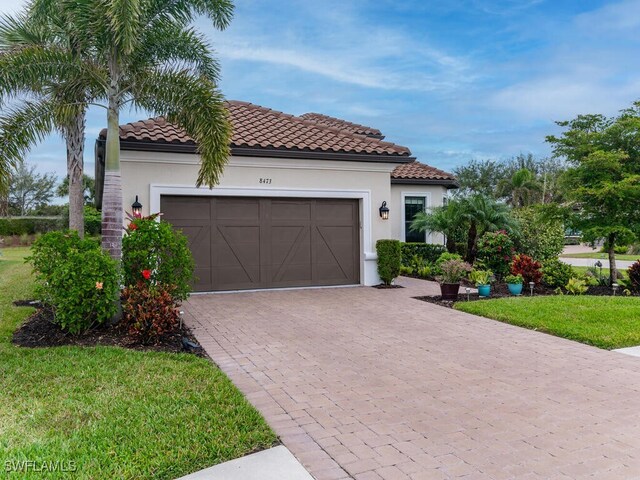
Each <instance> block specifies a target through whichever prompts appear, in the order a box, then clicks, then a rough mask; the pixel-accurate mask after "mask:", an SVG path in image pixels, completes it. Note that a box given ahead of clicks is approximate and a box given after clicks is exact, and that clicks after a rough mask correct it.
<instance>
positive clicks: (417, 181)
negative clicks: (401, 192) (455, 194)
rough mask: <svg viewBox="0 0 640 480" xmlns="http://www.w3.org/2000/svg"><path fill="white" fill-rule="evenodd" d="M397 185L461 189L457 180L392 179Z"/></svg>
mask: <svg viewBox="0 0 640 480" xmlns="http://www.w3.org/2000/svg"><path fill="white" fill-rule="evenodd" d="M391 183H392V184H395V185H442V186H443V187H447V189H452V188H460V184H459V183H458V181H457V180H453V179H438V178H391Z"/></svg>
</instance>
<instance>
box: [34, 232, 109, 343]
mask: <svg viewBox="0 0 640 480" xmlns="http://www.w3.org/2000/svg"><path fill="white" fill-rule="evenodd" d="M27 260H28V261H29V262H30V263H31V265H32V266H33V269H34V272H35V277H36V292H37V294H38V296H39V297H40V298H41V300H42V302H43V303H44V304H45V305H47V306H48V307H50V308H51V309H52V311H53V314H54V321H55V322H56V323H57V324H58V325H60V327H61V328H62V329H63V330H66V331H68V332H70V333H73V334H76V333H80V332H83V331H85V330H87V329H89V328H91V327H92V326H94V325H97V324H101V323H104V322H106V321H108V320H109V319H111V318H112V317H113V316H114V315H115V313H116V310H117V308H116V301H117V299H118V292H119V290H120V275H119V271H118V266H117V263H116V262H115V261H114V260H113V259H112V258H111V257H110V256H109V255H108V254H107V253H105V252H104V251H103V250H102V249H101V248H100V245H99V244H98V242H97V241H95V240H92V239H80V237H78V234H77V232H50V233H47V234H45V235H43V236H42V237H41V238H39V239H38V240H37V241H36V242H35V243H34V244H33V247H32V255H31V256H30V257H29V258H28V259H27Z"/></svg>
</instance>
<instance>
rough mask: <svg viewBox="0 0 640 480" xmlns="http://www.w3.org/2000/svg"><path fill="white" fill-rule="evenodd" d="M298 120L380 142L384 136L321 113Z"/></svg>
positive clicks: (301, 116) (307, 115)
mask: <svg viewBox="0 0 640 480" xmlns="http://www.w3.org/2000/svg"><path fill="white" fill-rule="evenodd" d="M300 118H304V119H305V120H308V121H310V122H314V123H317V124H318V125H322V126H324V127H330V128H336V129H338V130H340V131H343V132H349V133H355V134H357V135H364V136H366V137H374V138H378V139H380V140H382V139H383V138H384V135H382V132H381V131H380V130H378V129H377V128H371V127H367V126H365V125H360V124H359V123H353V122H348V121H346V120H342V119H341V118H335V117H330V116H329V115H323V114H321V113H305V114H304V115H300Z"/></svg>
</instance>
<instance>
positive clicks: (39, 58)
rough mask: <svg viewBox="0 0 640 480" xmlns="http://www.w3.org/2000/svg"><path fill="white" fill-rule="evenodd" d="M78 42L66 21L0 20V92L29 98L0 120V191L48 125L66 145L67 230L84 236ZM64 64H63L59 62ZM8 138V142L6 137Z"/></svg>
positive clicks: (83, 103)
mask: <svg viewBox="0 0 640 480" xmlns="http://www.w3.org/2000/svg"><path fill="white" fill-rule="evenodd" d="M82 57H83V51H82V45H81V43H80V42H79V41H78V40H77V38H76V36H75V33H74V30H73V29H71V28H69V26H68V25H67V24H66V23H65V22H57V23H56V22H51V21H47V22H38V21H37V20H36V19H34V18H32V17H31V16H30V15H28V14H23V15H20V16H16V17H14V16H10V15H4V16H2V17H1V18H0V72H1V73H0V96H1V97H2V98H3V99H6V98H7V97H9V98H10V97H15V96H17V95H20V94H22V95H24V96H27V97H30V100H29V101H26V102H24V103H23V104H22V105H20V106H18V107H15V106H14V107H13V108H10V109H8V113H6V114H5V115H3V116H2V118H1V119H0V130H1V131H2V138H0V141H1V143H2V144H3V145H5V148H3V149H2V151H1V155H0V156H1V157H2V158H3V160H4V165H0V190H2V188H3V187H4V186H6V179H7V178H8V171H9V169H14V170H15V168H17V167H16V165H17V162H20V161H21V160H22V158H23V157H24V154H25V153H26V152H27V151H28V150H29V148H30V147H31V146H32V145H33V144H34V143H36V142H37V141H38V140H40V139H41V138H42V137H43V136H44V133H45V132H46V133H48V132H49V131H50V130H52V129H54V128H55V129H56V130H57V131H59V132H60V133H61V134H62V136H63V138H64V139H65V142H66V147H67V178H68V183H69V187H68V190H69V192H68V193H69V228H70V229H71V230H76V231H77V232H78V234H79V235H80V236H82V235H83V234H84V215H83V205H84V201H83V186H82V176H83V169H84V141H85V117H86V110H87V103H86V101H87V98H86V93H85V92H84V91H83V89H82V88H80V89H78V88H76V87H77V85H78V80H79V76H78V74H79V71H78V69H77V68H72V67H71V65H73V64H74V63H77V62H78V60H80V59H81V58H82ZM65 64H66V68H63V65H65ZM7 139H9V141H7Z"/></svg>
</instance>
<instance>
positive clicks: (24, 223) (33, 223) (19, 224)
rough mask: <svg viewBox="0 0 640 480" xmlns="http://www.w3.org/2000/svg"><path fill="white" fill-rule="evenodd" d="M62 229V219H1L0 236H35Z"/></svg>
mask: <svg viewBox="0 0 640 480" xmlns="http://www.w3.org/2000/svg"><path fill="white" fill-rule="evenodd" d="M61 229H62V218H61V217H7V218H0V236H10V235H25V234H26V235H33V234H35V233H47V232H52V231H54V230H61Z"/></svg>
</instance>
